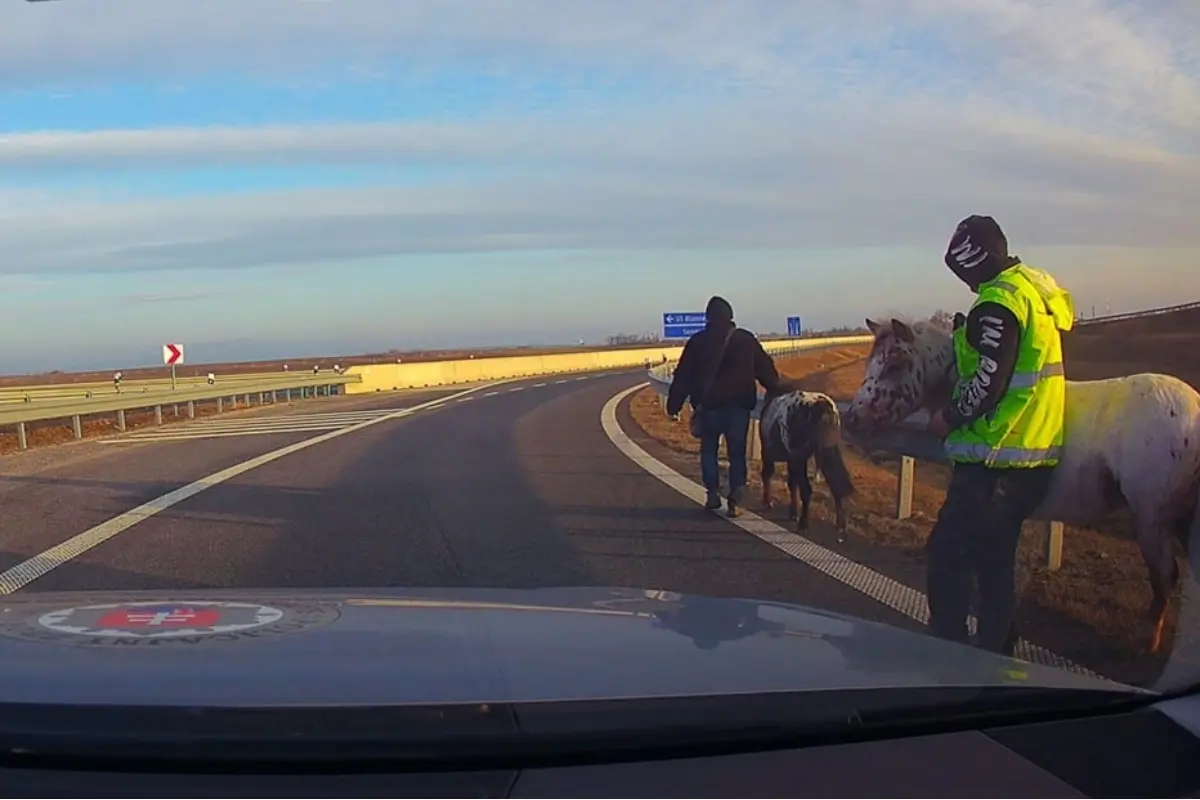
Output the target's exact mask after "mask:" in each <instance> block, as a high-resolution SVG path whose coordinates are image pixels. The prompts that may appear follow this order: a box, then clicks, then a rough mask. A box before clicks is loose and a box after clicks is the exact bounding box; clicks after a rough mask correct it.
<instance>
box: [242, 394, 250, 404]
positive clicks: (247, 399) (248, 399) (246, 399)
mask: <svg viewBox="0 0 1200 800" xmlns="http://www.w3.org/2000/svg"><path fill="white" fill-rule="evenodd" d="M243 399H244V400H245V401H246V405H247V406H249V405H250V395H249V394H247V395H246V396H245V397H244V398H243Z"/></svg>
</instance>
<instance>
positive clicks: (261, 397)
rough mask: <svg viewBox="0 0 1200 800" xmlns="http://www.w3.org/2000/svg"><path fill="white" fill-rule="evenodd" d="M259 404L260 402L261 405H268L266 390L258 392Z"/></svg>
mask: <svg viewBox="0 0 1200 800" xmlns="http://www.w3.org/2000/svg"><path fill="white" fill-rule="evenodd" d="M258 404H259V405H260V406H263V405H266V404H267V393H266V392H259V393H258Z"/></svg>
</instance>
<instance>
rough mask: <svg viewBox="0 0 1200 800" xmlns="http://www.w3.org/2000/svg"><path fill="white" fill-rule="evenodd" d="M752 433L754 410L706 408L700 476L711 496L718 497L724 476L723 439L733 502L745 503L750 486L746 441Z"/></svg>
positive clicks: (703, 419)
mask: <svg viewBox="0 0 1200 800" xmlns="http://www.w3.org/2000/svg"><path fill="white" fill-rule="evenodd" d="M749 433H750V409H747V408H706V409H704V416H703V417H702V418H701V420H700V475H701V479H702V480H703V482H704V488H705V489H707V490H708V492H709V494H718V493H719V492H720V488H721V473H720V469H719V467H718V465H717V453H718V452H719V450H720V446H721V437H722V436H724V437H725V450H726V452H727V453H728V455H729V499H730V500H732V501H733V502H735V503H740V502H741V501H742V490H743V489H744V488H745V486H746V438H747V436H748V434H749Z"/></svg>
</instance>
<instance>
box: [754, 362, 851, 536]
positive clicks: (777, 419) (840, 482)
mask: <svg viewBox="0 0 1200 800" xmlns="http://www.w3.org/2000/svg"><path fill="white" fill-rule="evenodd" d="M759 420H760V424H759V437H760V441H761V444H762V485H763V496H762V502H763V507H764V508H771V506H772V501H771V478H772V476H773V475H774V474H775V464H776V462H779V461H782V462H784V463H785V464H787V481H788V490H789V494H790V500H791V502H790V504H789V507H788V519H794V520H796V521H797V525H796V527H797V529H798V530H801V531H804V530H808V505H809V502H810V501H811V500H812V483H811V482H810V481H809V478H808V462H809V460H810V459H814V460H815V461H816V465H817V470H818V471H819V472H820V474H821V475H823V476H824V478H825V482H826V484H827V485H828V486H829V491H830V493H831V494H832V495H833V504H834V511H835V514H836V523H835V524H836V528H837V535H838V541H839V542H840V541H845V538H846V512H845V509H844V508H843V503H844V501H845V500H846V498H848V497H850V496H851V495H852V494H854V483H853V481H852V480H851V478H850V471H849V470H848V469H846V462H845V460H844V459H843V458H842V444H841V443H842V422H841V415H840V414H839V413H838V408H837V404H836V403H834V401H833V400H832V399H831V398H830V397H829V396H828V395H825V394H821V393H820V392H805V391H802V390H800V389H798V388H796V387H793V386H790V385H787V384H786V383H785V384H784V385H783V386H781V391H778V392H775V393H768V394H767V396H766V397H765V398H764V399H763V407H762V413H761V414H760V417H759ZM797 498H798V499H799V500H800V503H801V504H802V505H801V507H800V508H797Z"/></svg>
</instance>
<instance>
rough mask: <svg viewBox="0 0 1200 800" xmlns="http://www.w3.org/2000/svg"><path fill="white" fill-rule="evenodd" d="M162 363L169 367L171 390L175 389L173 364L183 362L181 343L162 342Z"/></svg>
mask: <svg viewBox="0 0 1200 800" xmlns="http://www.w3.org/2000/svg"><path fill="white" fill-rule="evenodd" d="M163 363H164V364H166V365H167V366H168V367H170V368H171V390H172V391H174V390H175V365H176V364H182V363H183V345H181V344H164V345H163Z"/></svg>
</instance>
